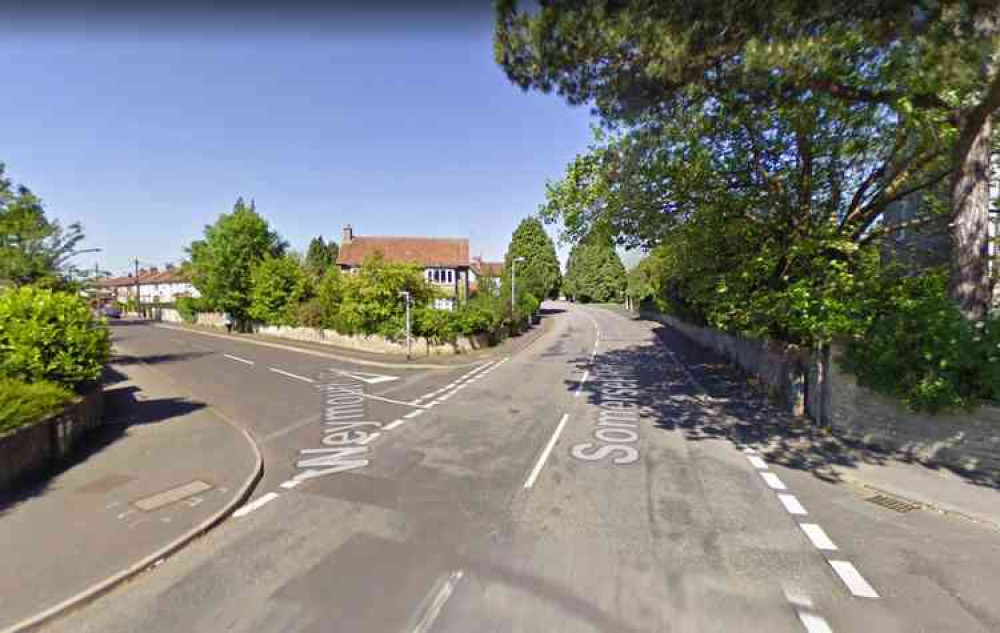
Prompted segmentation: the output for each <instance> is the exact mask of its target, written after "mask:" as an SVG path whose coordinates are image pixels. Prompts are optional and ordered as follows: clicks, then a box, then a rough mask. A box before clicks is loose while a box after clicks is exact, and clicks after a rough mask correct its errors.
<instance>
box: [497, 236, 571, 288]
mask: <svg viewBox="0 0 1000 633" xmlns="http://www.w3.org/2000/svg"><path fill="white" fill-rule="evenodd" d="M522 257H523V258H524V261H518V262H517V264H516V266H517V269H516V273H515V274H516V275H517V278H516V285H517V294H518V299H520V297H521V295H522V294H525V295H531V296H533V297H535V298H536V299H537V300H541V299H544V298H546V297H556V296H558V295H559V286H560V283H561V278H562V273H561V270H560V266H559V258H558V257H556V247H555V244H553V243H552V239H551V238H550V237H549V235H548V234H547V233H546V232H545V227H544V226H542V222H541V221H540V220H539V219H538V218H535V217H530V218H525V219H524V220H522V221H521V224H520V225H518V227H517V229H516V230H515V231H514V235H513V237H512V238H511V241H510V245H509V246H508V247H507V255H506V257H505V259H504V267H503V281H502V285H501V290H502V292H503V296H504V297H505V298H506V299H507V300H509V298H510V281H511V279H510V275H511V266H512V262H513V260H514V259H515V258H522Z"/></svg>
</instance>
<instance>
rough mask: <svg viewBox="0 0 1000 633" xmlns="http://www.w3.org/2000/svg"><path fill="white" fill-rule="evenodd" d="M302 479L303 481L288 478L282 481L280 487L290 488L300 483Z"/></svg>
mask: <svg viewBox="0 0 1000 633" xmlns="http://www.w3.org/2000/svg"><path fill="white" fill-rule="evenodd" d="M302 481H303V480H302V479H289V480H288V481H286V482H284V483H282V484H281V487H282V488H284V489H285V490H291V489H292V488H294V487H295V486H297V485H299V484H300V483H302Z"/></svg>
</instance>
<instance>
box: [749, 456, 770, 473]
mask: <svg viewBox="0 0 1000 633" xmlns="http://www.w3.org/2000/svg"><path fill="white" fill-rule="evenodd" d="M747 459H748V460H750V463H751V464H753V467H754V468H756V469H758V470H767V462H765V461H764V460H763V459H761V458H760V457H758V456H757V455H747Z"/></svg>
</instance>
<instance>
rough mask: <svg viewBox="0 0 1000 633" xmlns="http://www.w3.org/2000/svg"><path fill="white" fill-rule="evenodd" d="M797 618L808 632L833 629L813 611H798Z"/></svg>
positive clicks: (825, 632)
mask: <svg viewBox="0 0 1000 633" xmlns="http://www.w3.org/2000/svg"><path fill="white" fill-rule="evenodd" d="M798 614H799V620H800V621H801V622H802V626H804V627H806V631H807V632H808V633H833V629H831V628H830V625H829V624H827V622H826V620H824V619H823V618H821V617H819V616H818V615H816V614H815V613H809V612H808V611H798Z"/></svg>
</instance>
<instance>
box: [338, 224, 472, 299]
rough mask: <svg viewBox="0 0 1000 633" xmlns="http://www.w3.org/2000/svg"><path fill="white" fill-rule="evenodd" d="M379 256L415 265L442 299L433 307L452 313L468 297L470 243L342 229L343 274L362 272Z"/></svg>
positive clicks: (339, 262)
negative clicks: (368, 263)
mask: <svg viewBox="0 0 1000 633" xmlns="http://www.w3.org/2000/svg"><path fill="white" fill-rule="evenodd" d="M376 253H380V254H381V255H382V257H383V258H384V259H385V261H387V262H392V263H414V264H417V265H418V266H420V267H421V268H422V269H423V270H424V275H425V276H426V278H427V281H429V282H430V283H431V284H433V285H434V287H436V288H437V289H438V290H440V291H441V294H442V295H443V296H442V297H441V298H439V299H437V300H435V303H434V307H436V308H440V309H443V310H451V309H453V308H454V307H455V305H456V303H458V302H462V301H464V300H465V299H467V298H468V296H469V291H470V283H471V279H470V266H469V240H468V239H465V238H438V237H384V236H367V235H365V236H362V235H354V230H353V229H352V228H351V225H349V224H348V225H347V226H345V227H344V229H343V233H342V235H341V241H340V253H339V255H337V265H338V266H340V269H341V270H344V271H351V270H355V269H357V268H360V267H361V265H362V264H363V263H364V261H365V258H367V257H370V256H372V255H375V254H376Z"/></svg>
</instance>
